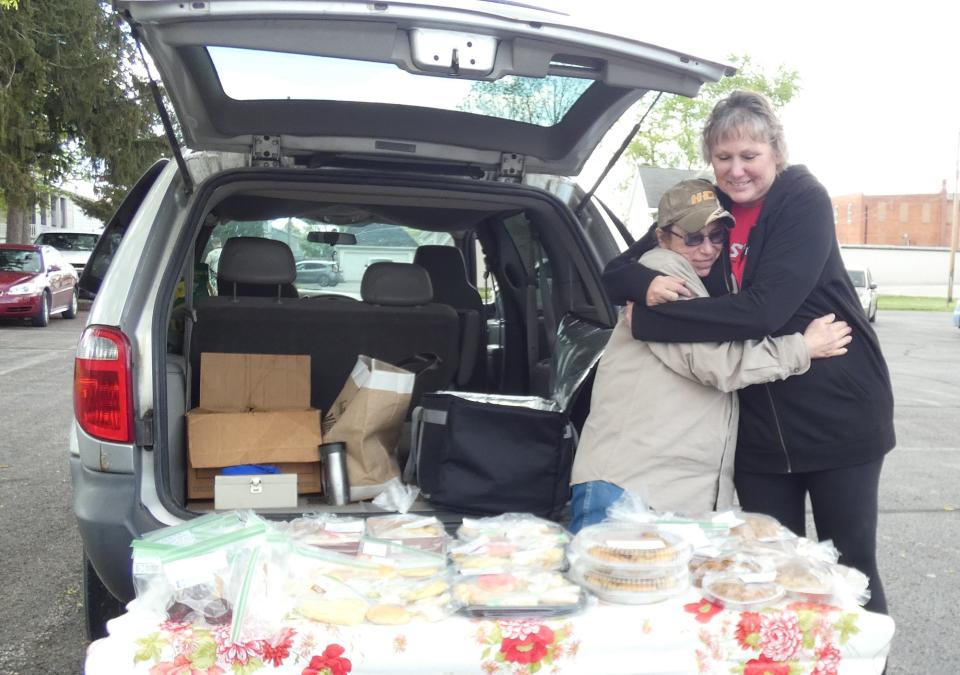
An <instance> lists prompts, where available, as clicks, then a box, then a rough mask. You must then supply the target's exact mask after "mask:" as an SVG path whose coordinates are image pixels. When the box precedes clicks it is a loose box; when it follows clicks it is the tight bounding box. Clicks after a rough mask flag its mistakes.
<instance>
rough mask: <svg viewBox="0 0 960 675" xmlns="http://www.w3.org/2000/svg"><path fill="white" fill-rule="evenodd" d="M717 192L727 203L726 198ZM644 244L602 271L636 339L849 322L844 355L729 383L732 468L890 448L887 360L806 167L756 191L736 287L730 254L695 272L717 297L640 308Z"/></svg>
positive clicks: (807, 462)
mask: <svg viewBox="0 0 960 675" xmlns="http://www.w3.org/2000/svg"><path fill="white" fill-rule="evenodd" d="M718 194H719V195H720V199H721V201H722V202H723V203H724V206H726V207H727V208H729V207H730V200H729V198H728V197H727V196H726V195H724V194H722V193H719V192H718ZM655 245H656V240H655V239H654V238H653V236H652V232H651V233H648V235H647V236H645V237H643V238H642V239H640V240H639V241H637V242H636V243H635V244H634V245H633V246H631V247H630V248H629V249H628V250H627V251H625V252H624V253H622V254H621V255H619V256H617V257H616V258H614V259H613V260H611V261H610V263H609V264H608V265H607V267H606V269H605V270H604V275H603V281H604V285H605V287H606V289H607V293H608V294H609V295H610V297H611V299H612V300H613V302H615V303H617V304H623V303H625V302H626V301H627V300H634V301H635V304H634V312H633V317H632V318H633V335H634V337H635V338H638V339H641V340H648V341H656V342H713V341H719V342H724V341H731V340H750V339H760V338H762V337H764V336H766V335H772V336H774V337H776V336H780V335H787V334H790V333H797V332H800V333H802V332H803V331H804V330H806V328H807V325H808V324H809V323H810V321H812V320H813V319H815V318H817V317H820V316H823V315H824V314H829V313H831V312H833V313H835V314H836V315H837V318H838V319H842V320H844V321H846V322H847V323H848V324H850V326H851V327H852V328H853V341H852V342H851V343H850V345H849V346H848V352H847V354H845V355H843V356H838V357H833V358H829V359H815V360H813V361H812V362H811V365H810V370H809V371H808V372H807V373H805V374H804V375H799V376H794V377H790V378H788V379H786V380H782V381H779V382H772V383H769V384H761V385H754V386H751V387H747V388H746V389H743V390H741V391H740V432H739V439H738V442H737V460H736V466H737V468H739V469H742V470H746V471H752V472H761V473H790V472H808V471H820V470H824V469H832V468H841V467H846V466H853V465H855V464H860V463H864V462H869V461H873V460H876V459H879V458H880V457H882V456H883V455H884V454H885V453H886V452H888V451H890V450H891V449H892V448H893V446H894V445H895V444H896V437H895V434H894V429H893V392H892V389H891V386H890V374H889V372H888V370H887V364H886V362H885V361H884V358H883V354H882V353H881V351H880V343H879V341H878V340H877V336H876V333H874V331H873V328H872V327H871V326H870V324H869V322H868V321H867V318H866V316H865V314H864V311H863V309H862V308H861V306H860V302H859V300H858V299H857V294H856V291H855V290H854V288H853V285H852V284H851V282H850V279H849V277H848V276H847V273H846V269H845V268H844V265H843V260H842V259H841V257H840V247H839V245H838V243H837V236H836V232H835V229H834V222H833V207H832V205H831V203H830V197H829V196H828V195H827V192H826V190H825V189H824V188H823V186H822V185H820V183H819V182H818V181H817V180H816V178H814V177H813V175H812V174H811V173H810V172H809V171H808V170H807V169H806V167H804V166H799V165H798V166H791V167H789V168H787V169H786V170H785V171H784V172H783V173H781V174H780V175H779V176H778V177H777V178H776V180H775V181H774V183H773V185H772V186H771V188H770V191H769V192H768V193H767V196H766V198H765V199H764V203H763V208H762V209H761V212H760V217H759V218H758V220H757V224H756V225H755V226H754V227H753V229H752V230H751V231H750V237H749V240H748V242H747V245H748V247H749V248H748V254H747V262H746V267H745V268H744V272H743V288H742V290H741V291H740V292H739V293H736V294H730V293H729V290H728V289H729V282H728V281H727V280H728V279H729V278H730V277H729V256H728V255H725V254H724V255H721V256H720V258H719V260H718V262H717V263H716V264H715V265H714V267H713V269H712V270H711V273H710V276H709V277H708V278H707V279H705V280H704V281H705V283H706V286H707V289H708V290H709V291H710V294H711V296H719V297H710V298H699V299H692V300H685V301H683V302H671V303H667V304H664V305H659V306H657V307H655V308H653V309H650V308H648V307H647V306H646V302H645V299H644V298H645V296H646V291H647V287H648V285H649V283H650V281H651V280H652V279H653V278H654V277H655V276H657V272H656V271H654V270H649V269H647V268H645V267H643V266H641V265H640V264H639V263H637V260H638V258H639V257H640V255H642V254H643V252H645V251H646V250H648V249H650V248H652V247H653V246H655ZM676 414H678V415H682V414H683V411H682V410H678V411H676Z"/></svg>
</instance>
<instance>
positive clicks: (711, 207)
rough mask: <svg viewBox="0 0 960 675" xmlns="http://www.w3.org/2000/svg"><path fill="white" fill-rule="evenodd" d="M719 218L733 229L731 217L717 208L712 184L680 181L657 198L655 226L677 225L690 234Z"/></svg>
mask: <svg viewBox="0 0 960 675" xmlns="http://www.w3.org/2000/svg"><path fill="white" fill-rule="evenodd" d="M721 219H726V220H727V223H726V225H727V227H733V222H734V221H733V216H732V215H730V212H729V211H727V210H726V209H724V208H723V206H721V205H720V201H719V200H718V199H717V193H716V192H715V191H714V187H713V183H711V182H710V181H708V180H705V179H703V178H695V179H693V180H685V181H681V182H679V183H677V184H676V185H674V186H673V187H672V188H670V189H669V190H667V191H666V192H664V193H663V197H661V198H660V207H659V209H658V211H657V227H669V226H670V225H677V226H678V227H680V229H681V230H683V231H684V232H690V233H693V232H699V231H700V230H702V229H703V228H704V227H706V226H707V225H709V224H710V223H714V222H716V221H718V220H721Z"/></svg>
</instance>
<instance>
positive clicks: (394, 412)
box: [323, 354, 414, 501]
mask: <svg viewBox="0 0 960 675" xmlns="http://www.w3.org/2000/svg"><path fill="white" fill-rule="evenodd" d="M413 380H414V374H413V373H411V372H410V371H408V370H404V369H403V368H398V367H397V366H394V365H392V364H389V363H387V362H385V361H379V360H377V359H374V358H371V357H369V356H364V355H362V354H361V355H360V356H359V357H358V358H357V364H356V365H355V366H354V368H353V372H351V373H350V377H348V378H347V381H346V383H345V384H344V385H343V389H342V390H341V391H340V394H339V395H338V396H337V398H336V400H335V401H334V402H333V405H331V406H330V410H329V411H328V412H327V414H326V415H325V416H324V418H323V442H324V443H336V442H338V441H339V442H342V443H345V444H346V446H347V474H348V476H349V479H350V500H351V501H360V500H364V499H373V498H374V497H376V496H377V495H378V494H380V493H381V492H382V491H383V489H384V488H385V486H386V483H387V481H389V480H390V479H391V478H395V477H398V476H399V475H400V469H399V467H398V466H397V456H396V450H397V440H398V439H399V438H400V432H401V430H402V428H403V420H404V419H405V418H406V416H407V409H408V408H409V407H410V397H411V395H412V393H413Z"/></svg>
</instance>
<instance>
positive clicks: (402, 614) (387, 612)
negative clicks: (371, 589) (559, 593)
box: [366, 605, 413, 626]
mask: <svg viewBox="0 0 960 675" xmlns="http://www.w3.org/2000/svg"><path fill="white" fill-rule="evenodd" d="M366 618H367V621H369V622H370V623H375V624H380V625H385V626H396V625H399V624H404V623H410V620H411V619H413V615H412V614H410V612H408V611H407V610H406V608H404V607H401V606H400V605H374V606H373V607H371V608H370V609H368V610H367V614H366Z"/></svg>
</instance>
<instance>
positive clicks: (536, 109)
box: [116, 0, 732, 176]
mask: <svg viewBox="0 0 960 675" xmlns="http://www.w3.org/2000/svg"><path fill="white" fill-rule="evenodd" d="M116 4H117V7H118V9H119V10H120V11H122V12H123V13H124V14H125V15H126V16H127V18H128V20H129V21H130V23H131V25H132V26H133V27H134V29H135V32H136V34H137V35H138V37H139V39H140V40H142V42H143V44H144V45H145V46H146V48H147V49H148V51H149V53H150V55H151V56H152V58H153V61H154V62H155V64H156V66H157V68H158V69H159V71H160V74H161V76H162V79H163V82H164V85H165V86H166V91H167V93H168V94H169V96H170V98H171V99H172V101H173V106H174V108H175V110H176V113H177V116H178V117H179V121H180V125H181V129H182V131H183V136H184V139H185V141H186V144H187V145H188V146H189V147H191V148H194V149H214V150H226V151H234V152H245V153H252V152H256V157H260V158H262V159H265V160H268V161H270V162H273V163H276V162H277V161H278V159H279V157H280V156H283V157H286V158H287V162H289V161H291V160H292V159H295V160H297V161H298V163H301V164H309V165H314V166H317V165H322V164H323V158H324V157H330V156H337V157H343V156H367V157H369V156H370V155H379V156H383V157H387V158H394V159H396V158H399V159H402V160H405V161H420V160H425V161H433V162H436V161H444V162H457V163H465V164H471V165H476V166H478V167H484V168H485V169H488V168H494V169H496V170H497V172H498V173H499V174H500V175H502V174H504V173H507V174H509V173H510V172H511V170H512V171H521V170H522V171H530V172H536V173H549V174H555V175H568V176H569V175H576V174H578V173H579V172H580V169H581V168H582V166H583V164H584V162H585V161H586V159H587V158H588V157H589V155H590V153H591V152H592V150H593V149H594V147H595V146H596V144H597V143H599V141H600V139H601V138H602V136H603V135H604V133H605V132H606V131H607V130H608V129H609V128H610V126H611V125H612V124H613V123H614V122H615V121H616V120H617V119H618V118H619V117H620V116H621V115H622V114H623V112H624V111H626V110H627V108H628V107H629V106H630V105H631V104H632V103H634V102H635V101H636V100H637V99H639V98H640V97H641V96H642V95H643V94H644V93H645V92H647V91H649V90H656V91H665V92H671V93H678V94H683V95H686V96H694V95H696V93H697V91H698V90H699V87H700V86H701V84H703V83H704V82H707V81H715V80H718V79H719V78H720V77H722V76H723V75H724V74H727V73H729V72H732V70H731V69H730V68H729V67H728V66H726V65H724V64H721V63H716V62H711V61H706V60H703V59H698V58H695V57H693V56H690V55H687V54H683V53H680V52H676V51H673V50H669V49H665V48H661V47H657V46H654V45H651V44H647V43H643V42H639V41H636V40H632V39H629V38H625V37H619V36H614V35H610V34H607V33H603V32H600V31H599V30H592V29H589V28H584V27H582V22H581V21H580V20H576V21H575V20H574V19H573V18H572V17H570V16H567V15H564V14H561V13H557V12H553V11H548V10H539V9H531V8H527V7H523V6H516V5H509V4H501V3H493V2H487V1H482V0H476V1H463V2H456V3H454V2H442V1H441V2H431V3H421V2H360V1H353V0H347V1H341V2H302V1H299V0H277V1H274V2H269V3H265V2H220V1H219V0H213V1H212V2H210V1H203V0H201V1H199V2H187V3H184V2H179V1H176V0H119V1H118V2H117V3H116ZM542 78H548V81H547V84H546V85H545V84H544V82H543V80H542ZM543 96H548V97H549V98H550V104H549V105H546V106H545V105H539V103H540V101H538V100H537V97H543ZM507 101H513V102H514V104H512V105H511V104H508V103H507ZM530 103H537V104H538V105H528V104H530ZM265 137H266V139H265ZM505 154H510V155H516V156H517V157H515V158H514V157H511V158H509V159H510V161H509V162H507V161H506V160H505V158H504V155H505ZM505 162H506V164H505ZM502 166H503V167H504V171H499V169H500V168H501V167H502ZM518 167H519V168H518Z"/></svg>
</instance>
